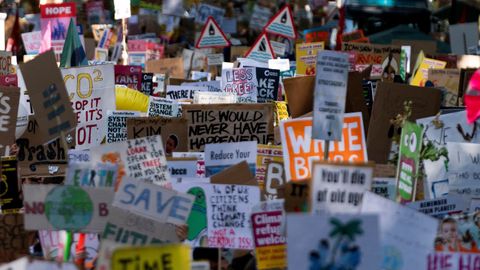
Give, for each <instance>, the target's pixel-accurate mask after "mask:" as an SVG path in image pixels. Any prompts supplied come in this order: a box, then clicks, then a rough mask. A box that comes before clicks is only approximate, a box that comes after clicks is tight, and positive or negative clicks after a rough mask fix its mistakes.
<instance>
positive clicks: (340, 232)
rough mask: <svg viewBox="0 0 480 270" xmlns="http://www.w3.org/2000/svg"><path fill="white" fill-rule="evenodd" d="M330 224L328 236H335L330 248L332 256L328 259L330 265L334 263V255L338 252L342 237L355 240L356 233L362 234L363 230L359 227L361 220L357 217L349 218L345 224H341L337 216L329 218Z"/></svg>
mask: <svg viewBox="0 0 480 270" xmlns="http://www.w3.org/2000/svg"><path fill="white" fill-rule="evenodd" d="M330 224H332V226H333V228H332V230H331V231H330V237H332V238H336V241H335V243H334V245H333V249H332V258H331V260H330V265H334V264H335V257H336V255H337V252H338V248H339V247H340V244H341V243H342V241H343V240H344V239H348V240H349V241H352V242H353V241H355V238H356V236H357V235H362V234H363V230H362V228H361V226H362V221H361V220H358V219H354V220H351V221H349V222H347V223H345V224H343V223H342V222H341V221H340V220H338V219H337V218H331V219H330Z"/></svg>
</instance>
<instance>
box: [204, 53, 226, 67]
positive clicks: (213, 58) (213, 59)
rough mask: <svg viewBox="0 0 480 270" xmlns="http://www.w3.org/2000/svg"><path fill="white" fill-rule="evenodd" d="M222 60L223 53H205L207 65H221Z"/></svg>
mask: <svg viewBox="0 0 480 270" xmlns="http://www.w3.org/2000/svg"><path fill="white" fill-rule="evenodd" d="M223 61H224V59H223V53H212V54H207V62H208V65H209V66H221V65H222V63H223Z"/></svg>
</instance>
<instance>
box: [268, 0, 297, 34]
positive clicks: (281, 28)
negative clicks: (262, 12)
mask: <svg viewBox="0 0 480 270" xmlns="http://www.w3.org/2000/svg"><path fill="white" fill-rule="evenodd" d="M263 30H264V31H265V32H267V33H270V34H275V35H279V36H283V37H286V38H292V39H296V38H297V30H296V29H295V21H294V20H293V16H292V9H291V8H290V6H289V5H285V6H284V7H283V8H282V9H281V10H280V11H278V13H277V14H275V16H273V17H272V18H271V19H270V21H269V22H268V23H267V25H265V27H264V28H263Z"/></svg>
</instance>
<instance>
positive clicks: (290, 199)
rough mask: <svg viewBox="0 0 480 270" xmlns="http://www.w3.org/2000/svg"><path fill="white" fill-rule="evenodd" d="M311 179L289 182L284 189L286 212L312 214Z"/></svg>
mask: <svg viewBox="0 0 480 270" xmlns="http://www.w3.org/2000/svg"><path fill="white" fill-rule="evenodd" d="M310 187H311V183H310V179H306V180H300V181H295V182H287V183H286V184H285V186H284V188H283V189H282V192H280V194H282V193H283V196H284V197H285V211H286V212H287V213H288V212H295V213H298V212H303V213H306V212H310V209H311V204H310V193H311V188H310Z"/></svg>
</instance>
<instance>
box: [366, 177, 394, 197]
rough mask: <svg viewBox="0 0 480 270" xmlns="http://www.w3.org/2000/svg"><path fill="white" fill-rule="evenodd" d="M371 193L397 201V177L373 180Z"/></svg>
mask: <svg viewBox="0 0 480 270" xmlns="http://www.w3.org/2000/svg"><path fill="white" fill-rule="evenodd" d="M370 191H371V192H373V193H375V194H377V195H379V196H382V197H384V198H386V199H389V200H391V201H395V200H396V199H397V179H396V178H395V177H375V178H373V181H372V188H371V189H370Z"/></svg>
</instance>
